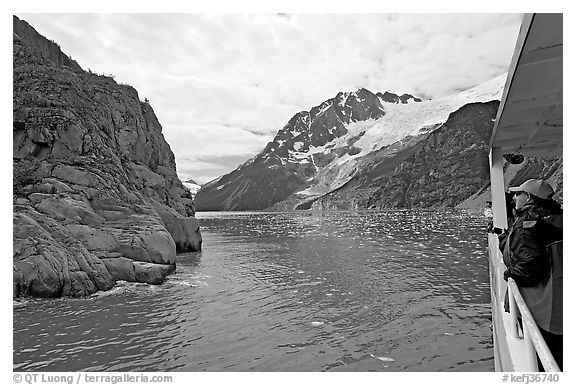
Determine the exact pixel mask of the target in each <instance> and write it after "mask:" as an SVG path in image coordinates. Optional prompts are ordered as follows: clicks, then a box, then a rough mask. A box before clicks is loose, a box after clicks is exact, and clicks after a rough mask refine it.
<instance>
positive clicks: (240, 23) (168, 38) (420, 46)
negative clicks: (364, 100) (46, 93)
mask: <svg viewBox="0 0 576 385" xmlns="http://www.w3.org/2000/svg"><path fill="white" fill-rule="evenodd" d="M19 16H20V17H21V18H22V19H24V20H26V21H28V22H29V23H30V24H31V25H32V26H34V27H35V28H36V29H37V30H38V31H39V32H40V33H41V34H44V35H45V36H47V37H48V38H50V39H53V40H55V41H57V42H58V43H59V44H60V45H61V47H62V49H63V51H64V52H65V53H68V54H71V55H72V57H73V58H74V59H76V60H77V61H78V62H79V64H80V65H81V66H82V67H83V68H85V69H87V68H91V69H92V70H93V71H96V72H99V73H107V74H108V73H111V74H115V75H116V80H117V81H119V82H124V83H128V84H130V85H132V86H134V87H135V88H136V89H137V90H138V92H139V95H140V98H141V99H144V97H147V98H148V99H149V100H150V102H151V104H152V106H153V107H154V110H155V112H156V114H157V116H158V118H159V120H160V122H161V124H162V126H163V132H164V135H165V137H166V139H167V141H168V142H169V144H170V146H171V148H172V150H173V151H174V153H175V155H176V162H177V164H178V169H179V170H184V169H186V170H191V167H193V166H194V163H193V162H191V161H190V159H193V160H194V161H195V162H197V163H195V164H196V165H201V163H198V162H201V161H202V160H203V159H208V158H210V159H216V158H215V157H218V156H238V157H246V158H249V157H251V156H253V155H255V154H256V153H257V152H258V151H259V150H261V149H262V148H263V147H264V146H265V144H266V143H267V142H268V141H269V140H271V139H272V138H273V136H274V134H275V133H276V132H277V131H278V130H279V129H281V128H282V127H283V126H284V124H285V123H286V122H287V121H288V120H289V119H290V117H291V116H292V115H293V114H295V113H296V112H298V111H301V110H308V109H310V108H311V107H313V106H314V105H317V104H319V103H321V102H322V101H324V100H326V99H328V98H331V97H334V96H335V95H336V93H338V92H339V91H348V90H353V89H357V88H360V87H366V88H368V89H370V90H372V91H374V92H377V91H382V92H383V91H386V90H390V91H393V92H396V93H404V92H408V93H412V94H420V96H425V97H440V96H445V95H447V94H450V93H453V92H454V91H455V90H458V89H463V88H468V87H470V86H473V85H476V84H480V83H482V82H484V81H486V80H488V79H490V78H492V77H495V76H496V75H498V74H501V73H503V72H505V71H506V70H507V66H508V63H509V61H510V58H511V54H512V51H513V49H514V44H515V41H516V37H517V34H518V28H519V25H520V21H521V17H520V16H519V15H516V14H504V15H500V14H484V15H479V14H466V15H458V14H413V15H412V14H400V15H386V14H341V13H340V14H290V15H284V16H278V15H275V14H221V15H219V14H206V15H203V14H100V15H98V14H25V15H19ZM251 132H252V133H251ZM253 133H259V134H253ZM262 134H263V135H262ZM213 162H215V160H212V161H211V163H213ZM232 168H234V167H232V166H230V165H226V167H224V166H223V168H222V171H221V172H223V173H224V172H228V171H230V170H231V169H232ZM215 172H216V171H215ZM189 176H191V177H195V175H189ZM214 176H217V175H216V174H215V175H214Z"/></svg>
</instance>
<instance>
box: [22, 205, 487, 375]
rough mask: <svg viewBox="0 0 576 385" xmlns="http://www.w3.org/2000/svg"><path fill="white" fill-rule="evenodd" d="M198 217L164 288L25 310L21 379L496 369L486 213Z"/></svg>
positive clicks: (30, 305)
mask: <svg viewBox="0 0 576 385" xmlns="http://www.w3.org/2000/svg"><path fill="white" fill-rule="evenodd" d="M198 217H199V218H200V223H201V227H202V234H203V237H204V244H203V248H204V250H203V251H202V252H200V253H190V254H182V255H179V256H178V261H177V263H178V268H177V270H176V273H175V274H174V275H172V276H170V277H169V279H168V280H167V281H166V283H164V284H163V285H159V286H150V285H145V284H134V283H124V282H120V283H119V285H118V286H117V287H116V288H114V289H112V290H111V291H109V292H106V293H101V294H97V295H94V296H92V297H90V298H88V299H58V300H28V301H19V302H15V303H14V353H13V358H14V370H22V371H79V370H81V371H156V370H161V371H492V370H494V362H493V352H492V334H491V330H490V288H489V276H488V266H487V258H486V240H485V233H484V232H483V228H484V219H483V218H482V217H480V216H479V215H477V216H476V215H472V214H467V213H460V212H453V213H448V214H447V213H442V214H439V213H438V212H412V211H389V212H336V213H334V212H329V213H311V212H296V213H198Z"/></svg>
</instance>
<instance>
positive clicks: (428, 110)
mask: <svg viewBox="0 0 576 385" xmlns="http://www.w3.org/2000/svg"><path fill="white" fill-rule="evenodd" d="M504 81H505V75H502V76H499V77H497V78H495V79H493V80H491V81H489V82H487V83H485V84H482V85H480V86H478V87H475V88H472V89H470V90H466V91H463V92H461V93H458V94H456V95H452V96H449V97H445V98H439V99H435V100H429V101H423V102H422V101H420V99H418V98H415V97H413V96H411V95H408V94H404V95H402V96H397V95H395V94H392V93H389V92H386V93H384V94H382V93H377V94H374V93H372V92H370V91H368V90H366V89H360V90H358V91H356V92H346V93H343V92H341V93H338V94H337V95H336V97H334V98H333V99H329V100H326V101H325V102H323V103H321V104H320V105H318V106H316V107H313V108H312V109H310V110H309V111H302V112H299V113H297V114H296V115H294V116H293V117H292V118H291V119H290V121H289V122H288V123H287V124H286V125H285V126H284V127H283V128H282V129H281V130H280V131H279V132H278V133H277V135H276V137H275V138H274V140H273V141H271V142H270V143H268V145H267V146H266V147H265V148H264V150H262V151H261V152H260V153H259V154H258V155H257V156H256V157H254V158H253V159H251V160H249V161H248V162H246V163H244V164H243V165H241V166H239V167H238V168H237V169H236V170H234V171H232V172H231V173H229V174H227V175H224V176H222V177H220V178H218V179H216V180H214V181H212V182H210V183H207V184H206V185H204V186H202V188H201V189H200V191H199V192H198V194H197V195H196V207H197V208H198V210H257V209H266V208H271V207H274V208H275V209H288V210H290V209H294V208H296V207H305V206H306V202H308V203H310V202H311V201H312V200H315V199H316V198H318V197H320V196H322V195H324V194H328V193H330V192H332V191H334V190H337V189H339V188H340V187H342V186H343V185H345V184H346V183H348V182H349V181H350V180H351V179H352V178H353V177H354V176H355V175H357V174H359V173H360V174H361V173H362V172H363V169H364V167H366V165H370V164H372V163H373V162H374V161H375V160H374V159H375V158H378V156H380V155H382V156H383V155H385V154H387V153H388V154H392V153H395V152H397V151H400V149H402V148H405V147H407V146H411V145H414V144H415V143H416V142H418V141H419V140H421V139H423V138H425V137H426V136H427V135H428V134H430V133H431V132H433V131H434V130H436V129H438V128H439V127H441V126H442V125H443V124H444V123H445V122H446V121H447V120H448V117H449V115H450V114H451V113H453V112H455V111H457V110H458V109H459V108H461V107H462V106H465V105H466V104H469V103H477V102H489V101H492V100H498V99H499V98H500V95H501V93H502V89H503V86H504ZM487 119H488V120H490V119H491V118H487ZM406 151H408V150H406ZM379 154H380V155H379ZM302 204H304V206H302Z"/></svg>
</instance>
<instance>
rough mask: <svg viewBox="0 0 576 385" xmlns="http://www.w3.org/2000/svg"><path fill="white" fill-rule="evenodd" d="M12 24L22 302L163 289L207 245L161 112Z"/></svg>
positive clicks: (16, 238)
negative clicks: (132, 287) (117, 288)
mask: <svg viewBox="0 0 576 385" xmlns="http://www.w3.org/2000/svg"><path fill="white" fill-rule="evenodd" d="M13 23H14V24H13V296H14V297H18V296H35V297H59V296H69V297H82V296H86V295H89V294H92V293H95V292H97V291H100V290H108V289H110V288H112V287H113V286H114V285H115V282H116V281H117V280H125V281H133V282H146V283H151V284H158V283H161V282H162V281H163V280H164V279H165V277H166V276H167V275H168V274H170V273H172V272H174V271H175V269H176V264H175V261H176V253H178V252H188V251H199V250H200V249H201V244H202V237H201V234H200V229H199V224H198V220H197V219H196V218H195V217H194V215H195V208H194V201H193V198H192V196H191V194H190V191H189V190H188V189H186V188H185V187H184V186H183V185H182V183H181V182H180V180H179V179H178V177H177V174H176V164H175V159H174V154H173V153H172V151H171V149H170V146H169V145H168V143H166V141H165V140H164V136H163V134H162V126H161V125H160V123H159V122H158V119H157V118H156V115H155V114H154V110H153V109H152V107H151V106H150V104H149V103H148V102H147V101H141V100H140V98H139V96H138V93H137V91H136V90H135V89H134V88H133V87H131V86H128V85H125V84H118V83H117V82H115V81H114V79H113V78H112V77H110V76H104V75H97V74H94V73H91V72H87V71H84V70H83V69H82V68H81V67H80V65H78V63H76V62H75V61H74V60H72V59H71V58H70V57H68V56H67V55H65V54H64V53H63V52H62V51H61V50H60V48H59V46H58V45H57V44H56V43H55V42H52V41H49V40H48V39H46V38H44V37H43V36H41V35H40V34H38V33H37V32H36V30H34V28H32V27H31V26H30V25H29V24H28V23H26V22H25V21H22V20H20V19H18V18H17V17H15V16H14V18H13Z"/></svg>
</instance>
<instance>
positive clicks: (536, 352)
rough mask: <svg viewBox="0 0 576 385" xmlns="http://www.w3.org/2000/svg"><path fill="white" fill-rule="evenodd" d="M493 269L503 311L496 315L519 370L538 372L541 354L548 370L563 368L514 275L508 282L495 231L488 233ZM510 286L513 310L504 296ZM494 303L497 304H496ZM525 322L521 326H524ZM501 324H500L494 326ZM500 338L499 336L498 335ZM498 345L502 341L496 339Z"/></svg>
mask: <svg viewBox="0 0 576 385" xmlns="http://www.w3.org/2000/svg"><path fill="white" fill-rule="evenodd" d="M488 243H489V247H488V249H489V253H490V269H491V285H492V291H493V293H492V295H493V299H492V300H493V302H494V301H495V302H496V304H495V305H496V308H493V312H494V311H498V312H499V313H500V315H499V316H496V315H493V316H496V317H497V319H498V320H500V322H502V327H503V329H504V330H503V331H504V333H505V335H506V338H507V339H508V341H509V344H508V345H509V347H508V349H509V353H510V354H512V355H513V356H516V357H513V361H514V363H513V364H512V365H513V367H514V368H515V370H516V371H524V372H537V371H538V358H540V362H541V363H542V367H543V368H544V370H545V371H547V372H560V371H561V370H560V368H559V367H558V364H557V363H556V361H555V360H554V357H553V356H552V353H551V352H550V349H549V348H548V345H547V344H546V342H545V341H544V338H543V337H542V334H541V333H540V330H539V329H538V326H537V325H536V321H534V317H533V316H532V313H531V312H530V309H529V308H528V306H527V305H526V302H525V301H524V298H523V297H522V294H521V293H520V291H519V290H518V286H517V284H516V282H515V281H514V279H512V278H508V284H507V286H506V281H504V278H503V273H504V270H505V269H506V266H505V265H504V262H503V261H502V253H501V252H500V250H499V248H498V238H497V236H496V235H495V234H490V235H489V237H488ZM506 287H507V288H508V301H509V308H510V313H509V314H505V312H504V297H505V292H506ZM493 306H494V304H493ZM520 325H521V327H520ZM494 327H495V328H498V329H499V327H498V326H494ZM495 338H496V336H495ZM494 343H495V344H496V345H498V341H494Z"/></svg>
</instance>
